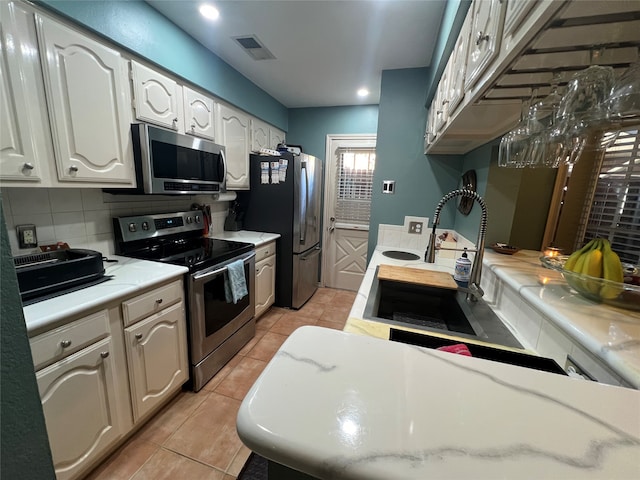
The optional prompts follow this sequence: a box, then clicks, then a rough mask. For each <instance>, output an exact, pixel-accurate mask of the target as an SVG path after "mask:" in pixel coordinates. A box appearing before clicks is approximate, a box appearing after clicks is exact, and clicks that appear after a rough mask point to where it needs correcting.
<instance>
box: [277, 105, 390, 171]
mask: <svg viewBox="0 0 640 480" xmlns="http://www.w3.org/2000/svg"><path fill="white" fill-rule="evenodd" d="M377 129H378V105H361V106H360V105H357V106H351V107H322V108H292V109H290V110H289V131H288V132H287V143H289V144H291V145H301V146H302V149H303V151H304V153H308V154H309V155H313V156H315V157H318V158H321V159H323V160H325V158H326V152H325V149H326V139H327V135H329V134H334V135H335V134H361V133H372V134H375V133H376V131H377Z"/></svg>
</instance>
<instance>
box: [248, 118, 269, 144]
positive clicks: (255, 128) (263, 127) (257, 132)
mask: <svg viewBox="0 0 640 480" xmlns="http://www.w3.org/2000/svg"><path fill="white" fill-rule="evenodd" d="M269 140H270V138H269V125H268V124H266V123H264V122H262V121H260V120H258V119H256V118H252V119H251V150H252V151H254V152H258V151H260V149H261V148H272V147H271V145H270V143H269Z"/></svg>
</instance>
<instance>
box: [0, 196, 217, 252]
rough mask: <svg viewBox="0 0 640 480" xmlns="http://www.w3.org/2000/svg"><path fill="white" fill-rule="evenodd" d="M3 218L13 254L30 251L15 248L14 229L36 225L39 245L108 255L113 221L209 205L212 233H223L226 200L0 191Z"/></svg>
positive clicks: (28, 250)
mask: <svg viewBox="0 0 640 480" xmlns="http://www.w3.org/2000/svg"><path fill="white" fill-rule="evenodd" d="M0 195H1V196H2V206H3V210H4V217H5V221H6V224H7V232H8V234H9V242H10V244H11V252H12V254H13V255H23V254H27V253H31V252H33V251H34V249H20V248H19V246H18V237H17V234H16V228H15V227H16V226H17V225H24V224H33V225H35V226H36V233H37V239H38V245H49V244H55V243H57V242H66V243H67V244H69V246H70V247H72V248H88V249H91V250H97V251H99V252H102V253H103V254H105V255H113V252H114V245H113V225H112V217H119V216H126V215H139V214H148V213H165V212H172V211H174V212H176V211H184V210H190V209H191V204H193V203H198V204H208V205H209V206H210V208H211V217H212V227H211V230H212V231H214V232H216V231H222V230H223V229H224V220H225V218H226V216H227V210H228V206H229V202H214V201H212V200H211V197H210V196H208V195H201V196H198V195H196V196H176V197H170V196H134V195H111V194H108V193H104V192H102V190H100V189H92V188H82V189H80V188H73V189H72V188H3V189H1V190H0Z"/></svg>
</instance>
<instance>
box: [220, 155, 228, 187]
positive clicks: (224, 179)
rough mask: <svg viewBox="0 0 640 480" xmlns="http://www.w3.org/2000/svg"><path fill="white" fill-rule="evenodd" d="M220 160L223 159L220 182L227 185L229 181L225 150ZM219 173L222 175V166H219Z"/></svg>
mask: <svg viewBox="0 0 640 480" xmlns="http://www.w3.org/2000/svg"><path fill="white" fill-rule="evenodd" d="M220 158H222V177H221V179H220V181H221V182H222V183H226V180H227V159H226V158H224V150H221V151H220ZM218 173H220V165H218Z"/></svg>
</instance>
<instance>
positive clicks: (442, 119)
mask: <svg viewBox="0 0 640 480" xmlns="http://www.w3.org/2000/svg"><path fill="white" fill-rule="evenodd" d="M451 60H452V58H450V59H449V62H448V63H447V66H446V67H445V69H444V72H443V73H442V78H440V83H438V90H437V91H436V97H435V104H434V105H433V106H435V109H436V111H435V125H434V128H435V132H436V134H437V133H438V132H440V130H442V127H444V126H445V125H446V123H447V120H448V119H449V79H450V78H451V67H452V62H451Z"/></svg>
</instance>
